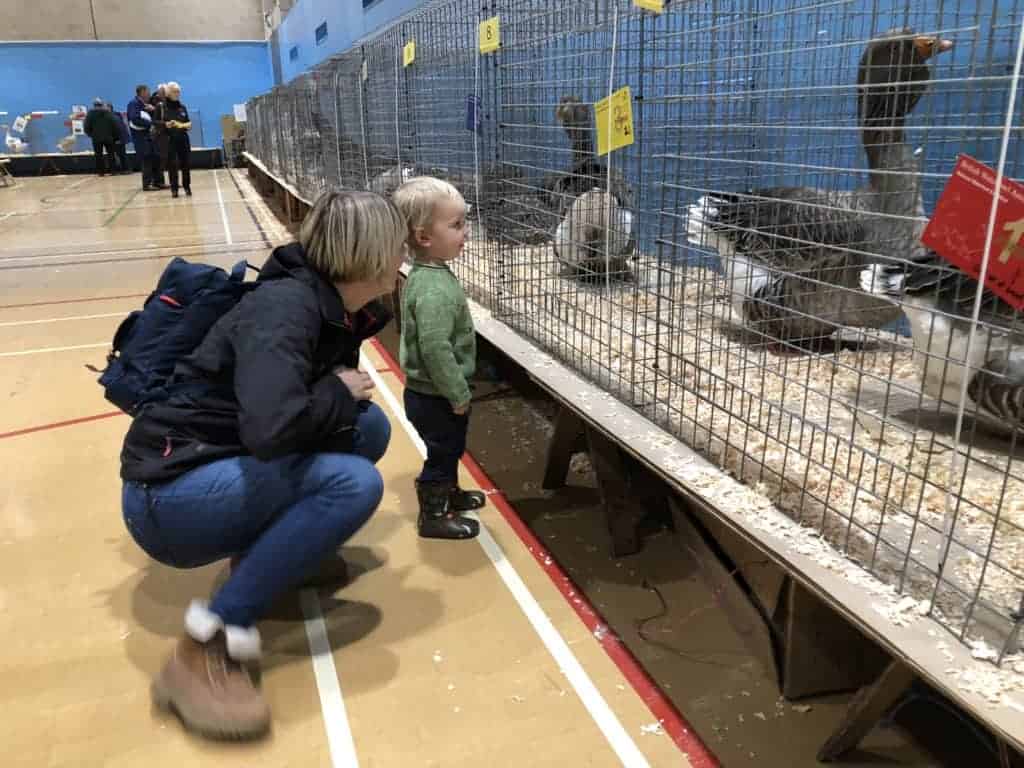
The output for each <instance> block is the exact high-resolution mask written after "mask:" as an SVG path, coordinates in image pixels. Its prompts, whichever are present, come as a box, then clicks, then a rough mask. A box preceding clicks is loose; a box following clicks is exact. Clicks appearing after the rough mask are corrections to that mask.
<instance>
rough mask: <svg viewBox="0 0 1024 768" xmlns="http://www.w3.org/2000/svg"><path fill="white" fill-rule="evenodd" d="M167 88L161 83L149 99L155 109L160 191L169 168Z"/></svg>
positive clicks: (155, 142) (157, 171)
mask: <svg viewBox="0 0 1024 768" xmlns="http://www.w3.org/2000/svg"><path fill="white" fill-rule="evenodd" d="M166 89H167V86H166V85H165V84H164V83H160V85H158V86H157V87H156V90H155V91H153V95H152V96H150V97H149V103H150V105H151V106H152V107H153V111H152V112H151V113H150V117H152V118H153V132H152V136H153V146H154V148H155V149H156V160H155V161H154V166H153V167H154V169H155V172H156V178H155V181H156V184H157V186H158V187H159V188H160V189H163V187H164V186H166V185H165V184H164V169H165V168H167V131H166V130H165V129H164V101H165V98H166V93H165V91H166Z"/></svg>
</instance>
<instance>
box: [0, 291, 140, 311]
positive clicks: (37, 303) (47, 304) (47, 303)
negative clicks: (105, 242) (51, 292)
mask: <svg viewBox="0 0 1024 768" xmlns="http://www.w3.org/2000/svg"><path fill="white" fill-rule="evenodd" d="M142 296H149V294H148V293H126V294H123V295H121V296H90V297H88V298H84V299H60V300H59V301H35V302H31V303H29V304H0V309H24V308H26V307H51V306H55V305H57V304H84V303H85V302H87V301H117V300H118V299H138V298H140V297H142Z"/></svg>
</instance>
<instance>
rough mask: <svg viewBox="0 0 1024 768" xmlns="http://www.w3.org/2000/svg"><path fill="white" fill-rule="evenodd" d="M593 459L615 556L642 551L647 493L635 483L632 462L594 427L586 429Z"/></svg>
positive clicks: (646, 511) (591, 459)
mask: <svg viewBox="0 0 1024 768" xmlns="http://www.w3.org/2000/svg"><path fill="white" fill-rule="evenodd" d="M586 435H587V446H588V447H589V449H590V451H589V452H590V461H591V462H592V463H593V465H594V472H595V474H596V475H597V485H598V488H599V489H600V491H601V500H602V502H603V503H604V512H605V517H606V520H607V525H608V533H609V534H610V535H611V539H612V556H613V557H622V556H623V555H632V554H634V553H635V552H638V551H639V550H640V543H641V542H640V533H639V530H638V528H639V525H640V522H641V521H642V520H643V519H644V518H645V517H646V516H647V513H648V509H647V508H646V506H645V505H644V503H643V498H645V497H646V493H641V492H640V491H638V490H637V488H636V487H635V485H634V483H633V475H634V473H633V471H632V470H633V467H632V464H633V462H632V461H631V460H629V459H628V458H627V457H626V456H625V455H624V454H623V453H622V451H621V450H620V449H619V447H618V445H616V444H615V443H614V442H612V441H611V440H609V439H608V438H607V437H605V436H604V435H602V434H601V433H600V432H598V431H597V430H594V429H590V428H589V427H587V428H586Z"/></svg>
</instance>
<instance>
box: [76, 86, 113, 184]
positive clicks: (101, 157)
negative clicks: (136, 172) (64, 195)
mask: <svg viewBox="0 0 1024 768" xmlns="http://www.w3.org/2000/svg"><path fill="white" fill-rule="evenodd" d="M92 105H93V106H92V109H90V110H89V112H88V113H87V114H86V116H85V125H84V126H82V128H83V129H84V130H85V135H86V136H88V137H89V138H90V139H92V150H93V152H94V153H95V155H96V170H97V171H98V172H99V175H100V176H104V175H106V173H107V158H108V157H109V158H110V172H111V173H113V172H114V140H115V139H116V137H117V122H116V121H115V120H114V114H113V113H112V112H111V111H110V110H109V109H107V106H106V104H104V103H103V99H101V98H96V99H95V100H94V101H93V103H92Z"/></svg>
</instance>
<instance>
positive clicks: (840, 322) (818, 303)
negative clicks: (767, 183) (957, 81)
mask: <svg viewBox="0 0 1024 768" xmlns="http://www.w3.org/2000/svg"><path fill="white" fill-rule="evenodd" d="M952 47H953V43H952V42H951V41H949V40H942V39H940V38H938V37H930V36H924V35H918V34H916V33H915V32H913V30H910V29H908V28H901V29H894V30H890V31H888V32H886V33H884V34H883V35H880V36H879V37H877V38H875V39H873V40H872V41H871V42H870V43H869V44H868V46H867V47H866V49H865V51H864V53H863V55H862V56H861V60H860V64H859V67H858V75H857V83H858V119H859V124H860V128H861V139H862V142H863V147H864V151H865V154H866V156H867V160H868V166H869V169H870V171H871V172H870V182H869V185H868V186H867V187H864V188H861V189H858V190H854V191H845V190H824V189H816V188H811V187H767V188H762V189H755V190H749V191H747V192H744V193H734V192H714V193H710V194H707V195H705V196H703V197H701V198H700V200H698V201H697V203H696V204H695V205H692V206H690V209H689V213H688V239H689V242H690V243H692V244H694V245H698V246H701V247H709V248H712V249H714V250H716V251H717V252H718V254H719V256H720V258H721V259H722V268H723V272H724V273H725V276H726V280H727V282H728V284H729V291H730V294H731V298H732V306H733V309H734V311H735V313H736V314H737V315H738V316H739V317H740V318H742V321H743V323H744V325H745V327H747V328H749V329H751V330H753V331H755V332H756V333H758V334H759V335H764V336H765V337H767V338H768V339H769V340H770V343H771V345H772V347H773V348H775V349H776V350H778V351H781V349H782V347H783V344H788V345H792V346H802V347H807V348H815V349H819V350H823V349H825V348H826V347H827V346H828V338H829V337H830V336H832V334H833V333H834V332H835V331H837V330H838V329H839V328H841V327H843V326H853V327H858V326H859V327H868V328H881V327H884V326H886V325H888V324H890V323H892V322H894V321H896V320H898V319H899V318H900V316H901V312H900V311H899V308H898V307H895V306H894V305H892V304H888V305H887V304H886V303H885V301H884V300H883V299H882V298H881V297H879V296H875V295H871V294H869V293H865V292H864V291H863V290H862V289H861V284H860V272H861V270H862V269H864V268H865V266H867V265H868V264H870V263H873V262H881V261H891V260H893V259H898V258H908V257H912V256H913V255H915V254H917V253H919V252H920V250H921V246H920V245H919V243H918V242H917V237H918V236H919V235H920V231H921V228H922V225H921V224H920V223H919V221H916V220H915V219H916V218H920V217H923V215H924V206H923V202H922V198H921V192H920V184H919V178H920V158H919V153H918V152H915V151H914V150H912V149H911V148H910V147H908V146H907V145H906V143H905V141H904V133H903V128H904V124H905V120H906V117H907V114H908V111H909V110H911V109H913V108H914V107H915V106H916V105H917V103H918V101H919V100H920V98H921V96H922V95H923V93H924V92H925V90H926V88H927V85H928V81H929V80H930V78H931V68H930V67H929V66H928V61H929V60H930V59H931V58H932V57H933V56H935V55H936V54H938V53H941V52H943V51H947V50H949V49H950V48H952ZM880 171H886V172H885V173H881V172H880ZM878 214H887V215H882V216H880V215H878Z"/></svg>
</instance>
